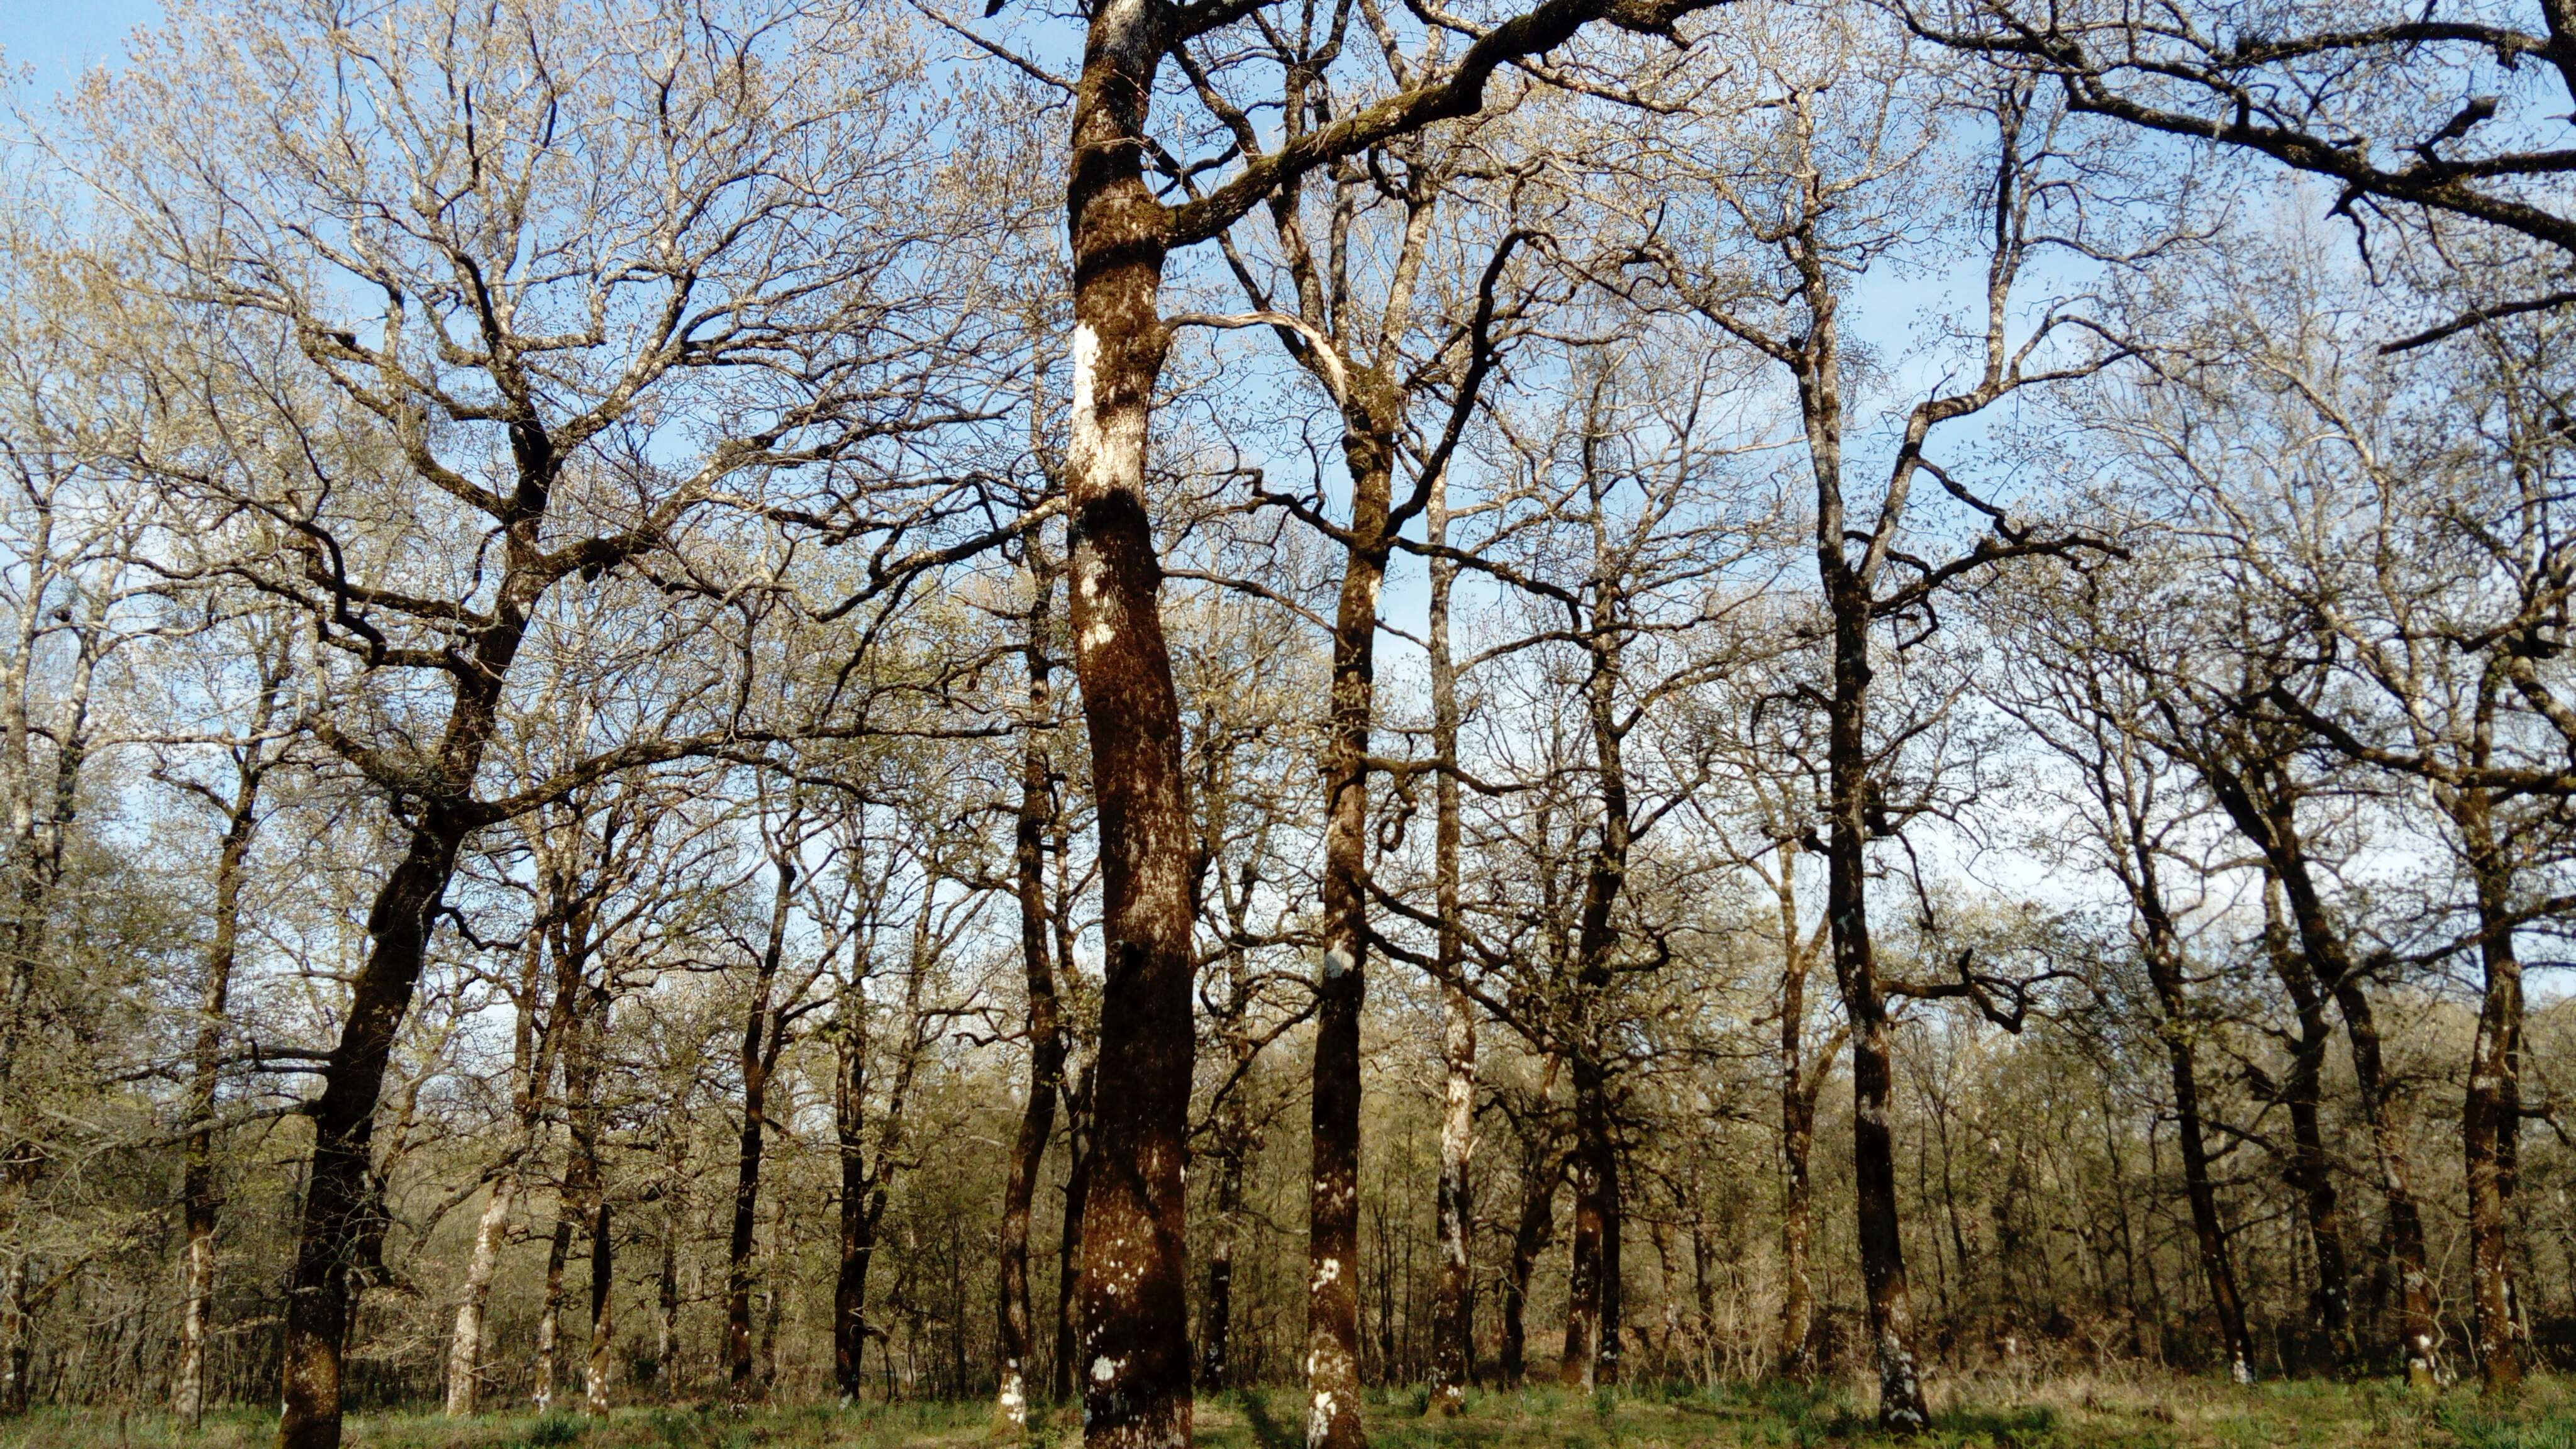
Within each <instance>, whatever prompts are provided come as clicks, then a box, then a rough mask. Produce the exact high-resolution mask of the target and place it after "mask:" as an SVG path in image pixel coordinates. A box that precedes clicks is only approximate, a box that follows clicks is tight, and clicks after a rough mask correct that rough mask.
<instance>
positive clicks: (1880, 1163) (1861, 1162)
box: [1819, 529, 1931, 1433]
mask: <svg viewBox="0 0 2576 1449" xmlns="http://www.w3.org/2000/svg"><path fill="white" fill-rule="evenodd" d="M1819 536H1820V539H1821V538H1822V530H1821V529H1820V530H1819ZM1823 546H1825V545H1824V544H1822V543H1820V547H1823ZM1830 553H1831V562H1830V564H1829V575H1828V577H1829V578H1833V577H1834V576H1836V575H1839V576H1840V579H1839V581H1838V582H1837V583H1835V584H1829V592H1830V593H1832V595H1833V599H1832V606H1833V612H1834V656H1833V666H1834V694H1833V701H1832V709H1831V711H1830V718H1829V720H1828V722H1827V730H1828V737H1827V749H1828V752H1829V774H1830V783H1829V787H1828V788H1829V790H1830V799H1829V809H1830V812H1831V817H1832V819H1831V829H1830V832H1829V833H1828V835H1827V837H1826V842H1825V861H1826V906H1825V913H1826V918H1827V919H1828V920H1829V921H1831V922H1832V937H1833V954H1834V975H1835V979H1836V982H1837V984H1839V986H1840V987H1841V989H1842V997H1843V1009H1844V1011H1845V1013H1846V1014H1847V1016H1848V1017H1849V1019H1850V1022H1851V1053H1852V1184H1853V1197H1854V1200H1855V1206H1856V1209H1857V1215H1858V1219H1859V1225H1858V1232H1859V1239H1860V1272H1861V1289H1862V1293H1863V1295H1864V1297H1865V1298H1866V1299H1867V1302H1868V1308H1869V1334H1870V1342H1871V1345H1872V1348H1873V1350H1874V1354H1875V1357H1876V1359H1877V1366H1878V1422H1879V1426H1880V1427H1881V1428H1883V1429H1888V1430H1891V1431H1894V1432H1898V1433H1913V1432H1916V1431H1918V1430H1921V1429H1923V1428H1925V1427H1927V1426H1928V1425H1929V1424H1930V1423H1931V1415H1930V1413H1929V1411H1928V1410H1927V1409H1926V1407H1925V1405H1924V1401H1923V1383H1922V1372H1921V1369H1920V1367H1919V1366H1918V1364H1917V1362H1916V1360H1915V1353H1914V1304H1913V1297H1912V1295H1911V1293H1910V1292H1909V1291H1908V1289H1907V1285H1906V1278H1905V1243H1904V1239H1903V1237H1902V1236H1901V1232H1900V1229H1899V1227H1898V1219H1897V1198H1896V1138H1895V1131H1894V1124H1893V1123H1891V1122H1890V1121H1889V1120H1888V1109H1889V1105H1890V1103H1889V1098H1890V1096H1891V1093H1892V1089H1893V1087H1894V1085H1895V1080H1894V1078H1895V1074H1894V1070H1893V1066H1892V1060H1891V1059H1892V1056H1893V1050H1894V1045H1895V1043H1894V1039H1893V1032H1892V1030H1891V1028H1890V1026H1889V1023H1888V1020H1887V1000H1886V996H1885V994H1884V992H1883V990H1882V989H1881V987H1880V986H1879V983H1878V963H1877V959H1876V957H1875V955H1874V954H1873V952H1872V949H1871V944H1870V937H1869V905H1868V899H1867V894H1866V892H1867V889H1868V887H1867V884H1866V882H1867V871H1868V862H1867V859H1866V857H1865V855H1864V851H1863V842H1864V841H1865V840H1866V839H1867V837H1868V824H1867V818H1866V796H1867V792H1868V785H1869V780H1868V754H1867V741H1866V738H1865V735H1864V729H1865V720H1866V711H1867V697H1868V696H1867V690H1868V687H1869V681H1870V677H1871V669H1870V665H1869V642H1868V627H1869V615H1870V603H1869V600H1868V599H1867V597H1866V596H1865V595H1862V594H1861V593H1860V592H1859V584H1858V581H1857V580H1853V579H1851V578H1850V576H1849V572H1848V570H1847V569H1846V568H1843V567H1841V559H1842V540H1841V538H1840V537H1839V529H1837V530H1836V536H1835V537H1834V538H1833V539H1832V540H1831V541H1830Z"/></svg>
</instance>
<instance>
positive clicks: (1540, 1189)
mask: <svg viewBox="0 0 2576 1449" xmlns="http://www.w3.org/2000/svg"><path fill="white" fill-rule="evenodd" d="M1528 1166H1529V1168H1530V1170H1531V1174H1532V1175H1531V1176H1529V1177H1527V1178H1525V1179H1523V1181H1522V1183H1521V1211H1520V1218H1519V1220H1518V1221H1517V1222H1515V1223H1514V1224H1513V1226H1512V1256H1511V1262H1510V1264H1509V1265H1508V1266H1507V1268H1506V1270H1505V1272H1504V1274H1503V1342H1502V1354H1501V1360H1500V1362H1499V1363H1498V1364H1497V1367H1498V1368H1499V1369H1500V1370H1501V1373H1502V1379H1503V1386H1504V1387H1505V1388H1511V1389H1517V1388H1519V1387H1520V1386H1521V1381H1522V1379H1523V1378H1524V1377H1526V1375H1527V1374H1528V1354H1529V1328H1528V1319H1529V1285H1530V1274H1531V1273H1532V1272H1533V1271H1534V1270H1536V1268H1537V1267H1538V1255H1539V1254H1540V1253H1543V1252H1545V1251H1546V1250H1547V1240H1548V1236H1549V1232H1550V1230H1551V1229H1553V1228H1554V1227H1555V1224H1556V1189H1557V1184H1558V1183H1559V1182H1560V1181H1562V1180H1563V1179H1564V1176H1565V1169H1564V1167H1563V1166H1562V1165H1561V1164H1550V1165H1549V1166H1547V1167H1546V1168H1544V1169H1541V1168H1540V1167H1539V1165H1538V1164H1536V1163H1531V1164H1528Z"/></svg>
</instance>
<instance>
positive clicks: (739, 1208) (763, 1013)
mask: <svg viewBox="0 0 2576 1449" xmlns="http://www.w3.org/2000/svg"><path fill="white" fill-rule="evenodd" d="M791 818H792V817H791ZM787 833H788V834H789V835H790V836H791V837H792V836H793V835H794V833H795V832H794V829H793V828H792V826H791V827H790V828H789V830H788V832H787ZM770 866H771V869H772V870H773V871H774V872H775V874H776V880H775V884H774V887H773V890H772V893H771V896H770V903H769V936H768V939H767V941H766V942H764V943H763V945H762V949H761V953H760V963H759V969H758V973H757V974H756V975H755V976H754V978H753V981H752V992H751V1004H750V1006H749V1008H748V1009H747V1010H746V1011H745V1012H744V1013H743V1026H742V1050H741V1052H740V1054H739V1056H738V1058H737V1060H738V1063H739V1066H740V1069H741V1071H742V1130H741V1132H740V1134H739V1135H738V1138H737V1143H736V1149H735V1156H734V1185H733V1231H732V1235H731V1236H730V1238H729V1239H728V1240H727V1243H726V1249H725V1377H726V1381H727V1383H728V1385H729V1387H730V1392H731V1393H732V1395H733V1397H734V1400H735V1401H736V1402H737V1403H739V1402H741V1401H743V1400H745V1399H747V1398H749V1397H750V1395H751V1393H752V1391H753V1390H754V1388H755V1387H756V1386H757V1382H756V1374H755V1365H754V1363H753V1353H752V1336H751V1328H752V1325H751V1292H752V1288H753V1287H754V1284H755V1276H756V1275H755V1268H754V1263H753V1257H752V1255H753V1250H754V1248H755V1246H756V1241H755V1236H754V1235H755V1233H756V1231H757V1230H758V1228H759V1223H760V1159H761V1151H762V1148H763V1147H764V1146H765V1145H766V1143H767V1139H768V1130H769V1064H770V1062H771V1061H772V1060H774V1058H775V1052H774V1050H773V1043H772V1042H771V1041H770V1039H769V1038H770V1034H771V1033H772V1032H774V1031H775V1030H776V1029H777V1022H776V1019H775V1018H776V1011H775V1008H774V1003H772V1001H771V1000H770V997H771V994H772V993H773V992H774V991H775V990H776V989H777V982H778V968H779V964H780V962H781V960H782V958H783V956H784V953H785V951H786V947H787V916H788V909H789V907H790V906H791V905H792V904H793V902H794V900H795V892H796V856H795V852H794V850H793V849H786V850H775V851H773V852H771V856H770Z"/></svg>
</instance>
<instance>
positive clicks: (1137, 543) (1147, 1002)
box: [1065, 0, 1198, 1449]
mask: <svg viewBox="0 0 2576 1449" xmlns="http://www.w3.org/2000/svg"><path fill="white" fill-rule="evenodd" d="M1172 24H1173V16H1172V10H1171V7H1169V6H1168V5H1165V4H1162V3H1158V0H1132V3H1120V4H1113V5H1102V6H1099V7H1096V8H1095V9H1094V10H1093V11H1092V12H1091V22H1090V27H1089V30H1088V32H1087V34H1086V36H1085V39H1084V46H1083V63H1082V74H1081V79H1080V82H1079V85H1078V88H1077V91H1076V95H1075V98H1074V116H1073V136H1072V147H1071V158H1072V159H1071V167H1070V174H1069V177H1068V179H1067V183H1066V188H1065V209H1066V213H1067V221H1068V229H1069V231H1070V233H1071V237H1072V242H1073V288H1074V318H1075V327H1074V344H1073V399H1072V407H1071V414H1072V416H1071V420H1070V421H1071V442H1070V446H1069V448H1068V449H1067V453H1066V461H1065V480H1066V493H1067V501H1068V502H1069V503H1070V505H1071V510H1072V524H1071V535H1072V544H1073V550H1072V553H1073V556H1072V570H1071V573H1072V580H1073V589H1072V610H1071V615H1072V631H1073V639H1074V672H1075V674H1076V676H1077V677H1078V678H1079V680H1080V681H1081V685H1082V703H1083V715H1084V721H1085V724H1086V726H1087V727H1088V733H1089V736H1090V745H1091V764H1092V787H1093V798H1094V800H1095V801H1096V802H1097V808H1098V813H1099V829H1100V866H1101V871H1100V873H1101V897H1102V899H1101V915H1102V919H1101V935H1102V937H1103V941H1104V947H1105V950H1104V961H1103V965H1104V972H1103V980H1102V983H1101V998H1100V1045H1099V1051H1098V1056H1097V1060H1096V1064H1095V1068H1094V1070H1095V1072H1096V1087H1095V1092H1096V1095H1095V1096H1094V1097H1093V1098H1092V1104H1091V1105H1092V1119H1093V1125H1092V1136H1093V1143H1092V1151H1091V1154H1090V1157H1091V1165H1092V1167H1093V1174H1092V1178H1091V1181H1090V1183H1089V1189H1088V1193H1087V1195H1086V1197H1085V1200H1084V1202H1083V1216H1082V1252H1083V1272H1082V1276H1081V1280H1080V1291H1081V1308H1082V1322H1081V1330H1080V1331H1081V1349H1080V1353H1079V1361H1080V1362H1081V1365H1082V1375H1081V1377H1082V1392H1083V1410H1084V1414H1083V1424H1084V1439H1085V1442H1087V1443H1088V1444H1090V1445H1092V1446H1093V1449H1183V1446H1186V1445H1188V1444H1189V1442H1190V1433H1191V1428H1190V1416H1191V1392H1190V1357H1189V1332H1188V1319H1187V1317H1186V1313H1185V1305H1186V1299H1187V1279H1186V1274H1187V1272H1188V1257H1187V1252H1188V1249H1187V1236H1186V1226H1187V1221H1188V1199H1187V1196H1186V1194H1185V1193H1184V1191H1183V1188H1182V1177H1181V1171H1182V1166H1183V1163H1184V1160H1185V1158H1186V1156H1187V1150H1188V1133H1189V1097H1190V1078H1191V1065H1192V1053H1193V1049H1194V1045H1195V1043H1194V1040H1193V1033H1192V1028H1191V1020H1190V986H1191V975H1192V967H1193V963H1192V960H1191V951H1190V937H1191V932H1192V929H1193V927H1194V925H1195V923H1196V918H1197V914H1198V910H1197V901H1196V896H1197V874H1198V862H1197V860H1196V856H1197V854H1198V851H1197V849H1196V842H1195V839H1194V831H1193V830H1192V822H1191V817H1190V805H1189V793H1188V790H1189V787H1188V781H1187V777H1186V775H1185V773H1184V770H1183V765H1182V758H1181V753H1182V752H1181V744H1182V740H1181V716H1180V701H1179V697H1178V695H1177V693H1176V692H1175V690H1174V688H1173V684H1172V667H1171V653H1170V650H1169V648H1168V647H1167V646H1166V644H1165V642H1164V638H1163V624H1162V616H1161V605H1160V602H1159V595H1160V592H1161V587H1162V565H1161V561H1160V559H1159V557H1158V555H1157V553H1156V551H1155V546H1154V539H1153V528H1152V523H1151V520H1150V516H1149V514H1148V511H1147V509H1146V506H1145V491H1144V490H1145V444H1146V432H1147V424H1148V422H1149V418H1150V413H1151V409H1152V405H1153V394H1154V385H1155V381H1156V379H1157V378H1158V377H1159V376H1160V374H1161V371H1162V363H1163V356H1164V351H1165V347H1166V345H1167V340H1168V339H1167V335H1166V332H1165V329H1164V326H1163V321H1162V318H1161V316H1160V313H1159V310H1158V304H1157V293H1158V291H1159V290H1160V286H1161V281H1162V267H1163V255H1164V251H1165V248H1166V245H1167V242H1166V231H1165V227H1166V221H1165V217H1164V213H1163V209H1162V207H1161V206H1160V204H1159V203H1157V202H1156V201H1155V199H1154V195H1153V191H1152V188H1151V187H1150V186H1148V185H1147V184H1146V181H1145V178H1144V174H1143V169H1142V162H1143V159H1144V146H1145V117H1146V109H1147V107H1148V106H1149V105H1150V103H1151V99H1152V95H1153V89H1154V77H1155V72H1156V70H1157V69H1158V68H1159V67H1160V65H1161V62H1162V58H1163V56H1164V54H1165V53H1166V52H1167V51H1168V50H1169V48H1170V45H1171V43H1172V30H1171V27H1172Z"/></svg>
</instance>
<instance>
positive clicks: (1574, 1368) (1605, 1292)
mask: <svg viewBox="0 0 2576 1449" xmlns="http://www.w3.org/2000/svg"><path fill="white" fill-rule="evenodd" d="M1590 1056H1591V1053H1590V1052H1589V1051H1588V1050H1578V1051H1576V1052H1574V1053H1572V1067H1573V1079H1574V1138H1575V1146H1574V1233H1573V1254H1572V1264H1571V1266H1570V1268H1569V1270H1568V1271H1567V1274H1566V1280H1565V1354H1564V1360H1563V1362H1562V1364H1561V1365H1560V1366H1559V1369H1558V1382H1559V1383H1561V1384H1563V1385H1564V1386H1565V1387H1566V1388H1569V1389H1580V1390H1582V1391H1583V1392H1585V1393H1590V1392H1592V1391H1593V1389H1595V1388H1596V1387H1598V1386H1599V1384H1600V1382H1601V1370H1602V1363H1603V1355H1604V1344H1603V1336H1604V1333H1605V1331H1606V1330H1607V1329H1608V1327H1609V1326H1610V1320H1611V1314H1612V1311H1613V1310H1612V1309H1611V1308H1610V1306H1609V1305H1610V1300H1611V1298H1612V1296H1613V1294H1612V1290H1611V1288H1610V1286H1609V1280H1610V1272H1611V1261H1612V1253H1611V1248H1610V1235H1611V1232H1612V1227H1611V1224H1612V1221H1613V1219H1614V1218H1615V1216H1616V1214H1617V1211H1618V1209H1617V1202H1618V1190H1619V1189H1618V1179H1617V1171H1618V1169H1617V1164H1616V1162H1615V1161H1614V1160H1613V1157H1612V1154H1611V1152H1610V1151H1609V1121H1608V1109H1607V1107H1606V1105H1605V1103H1604V1102H1603V1088H1602V1083H1601V1068H1600V1067H1599V1066H1598V1065H1597V1064H1595V1063H1593V1062H1592V1061H1591V1060H1590V1059H1589V1058H1590Z"/></svg>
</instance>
